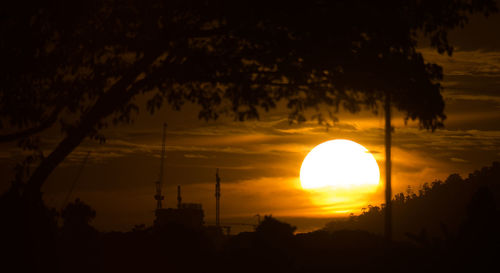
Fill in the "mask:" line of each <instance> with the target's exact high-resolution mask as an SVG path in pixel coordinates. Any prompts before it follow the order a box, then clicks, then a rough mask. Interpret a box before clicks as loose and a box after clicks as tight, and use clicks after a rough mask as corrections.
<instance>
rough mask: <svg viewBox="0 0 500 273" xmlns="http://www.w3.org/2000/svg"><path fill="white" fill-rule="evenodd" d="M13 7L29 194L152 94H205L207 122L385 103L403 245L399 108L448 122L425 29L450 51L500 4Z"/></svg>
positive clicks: (14, 114)
mask: <svg viewBox="0 0 500 273" xmlns="http://www.w3.org/2000/svg"><path fill="white" fill-rule="evenodd" d="M4 10H5V11H4V12H2V24H3V27H2V29H1V34H0V35H1V36H2V43H1V44H0V52H1V53H0V54H2V66H3V69H2V71H4V73H2V74H1V75H0V81H1V82H2V87H1V88H0V115H1V119H0V121H1V123H0V125H1V126H0V127H2V128H6V130H4V131H5V133H4V134H2V136H0V141H14V140H16V141H19V144H20V145H21V146H22V147H24V148H25V149H29V150H34V151H35V152H34V154H33V155H32V156H30V157H29V158H27V159H26V161H25V162H24V164H20V168H19V170H20V171H19V175H18V176H17V179H16V183H25V184H26V186H25V187H24V188H23V195H25V196H28V197H27V199H28V200H32V199H36V198H39V197H37V196H38V195H39V194H40V193H39V192H40V187H41V186H42V185H43V183H44V181H45V180H46V179H47V177H48V176H49V174H50V173H51V172H52V171H53V170H54V168H56V167H57V166H58V165H59V164H60V163H61V162H62V161H63V160H64V159H65V158H66V156H68V155H69V154H70V153H71V152H72V151H73V150H74V149H75V148H76V147H77V146H78V145H79V144H80V143H81V142H82V141H83V140H84V139H85V138H86V137H91V138H94V139H98V140H100V141H103V140H104V139H105V138H104V136H102V135H101V134H100V133H99V130H100V129H101V128H103V127H105V126H107V125H108V122H110V121H112V122H113V123H114V124H115V123H119V122H130V121H131V120H132V113H133V112H134V111H137V109H138V107H137V106H136V105H135V104H134V103H133V98H134V97H135V96H137V95H139V94H144V93H150V94H151V97H152V98H151V99H150V100H149V101H148V104H147V107H148V109H149V111H151V112H154V111H155V110H157V109H158V108H159V107H161V106H162V105H163V104H164V103H165V102H166V103H168V104H170V105H171V106H172V107H173V108H175V109H180V107H181V106H182V105H183V104H184V103H185V102H192V103H196V104H199V105H201V106H202V110H201V111H200V113H199V117H200V118H205V119H214V118H217V117H218V115H219V114H220V113H232V114H233V115H234V117H235V119H237V120H245V119H248V118H256V117H258V111H259V110H260V109H264V110H268V109H270V108H273V107H275V105H276V102H277V101H279V100H282V99H283V100H286V101H287V102H288V103H287V106H288V107H289V108H290V118H291V119H292V120H298V121H302V120H304V119H305V117H304V114H303V113H304V110H305V109H307V108H316V109H318V108H320V106H321V105H325V106H327V107H328V110H330V111H329V112H330V113H331V114H332V115H333V113H334V112H335V111H338V109H339V108H340V107H343V108H345V109H346V110H348V111H351V112H357V111H359V110H360V109H361V107H362V106H366V107H368V108H369V109H372V110H373V111H377V110H378V109H379V106H380V105H383V106H384V111H385V117H386V125H385V127H386V130H385V134H386V141H385V143H386V178H387V182H386V206H387V209H386V210H385V212H386V213H385V214H386V225H385V226H386V236H387V238H388V239H390V238H391V232H392V231H391V221H392V220H391V202H390V199H391V195H392V193H391V186H390V185H391V183H390V179H391V174H390V172H391V165H390V163H391V160H390V150H391V145H390V144H391V130H392V126H391V122H390V117H391V114H390V110H391V108H396V109H398V110H400V111H403V112H404V113H405V114H406V116H405V119H406V120H418V121H419V122H420V125H421V127H423V128H426V129H431V130H434V129H436V128H438V127H440V126H442V122H443V120H444V119H445V115H444V113H443V110H444V101H443V99H442V96H441V94H440V91H441V86H440V84H439V81H440V80H441V79H442V69H441V67H440V66H438V65H436V64H430V63H427V62H425V60H424V58H423V56H422V54H420V53H419V52H418V51H417V50H416V46H417V35H418V34H419V33H423V34H424V35H426V36H427V37H428V38H429V39H430V42H431V46H432V47H434V48H436V49H437V51H438V52H439V53H445V52H446V53H448V54H450V55H451V53H452V50H453V47H452V46H451V45H450V44H449V43H448V40H447V32H448V31H449V30H450V29H453V28H456V27H459V26H463V25H464V24H465V23H466V22H467V18H468V16H469V15H470V14H472V13H483V14H486V15H487V14H488V13H491V12H495V11H496V3H495V2H494V1H493V0H483V1H476V0H458V1H457V0H445V1H384V2H380V1H300V2H290V1H272V2H270V1H236V2H235V1H195V2H189V1H188V2H186V1H180V0H179V1H160V0H157V1H152V2H149V3H148V5H145V4H144V3H143V2H142V1H135V0H131V1H125V2H121V1H115V0H108V1H91V2H89V1H76V2H75V1H71V2H68V1H66V2H65V1H61V2H59V1H54V2H50V3H46V2H42V1H39V2H36V3H35V4H33V5H29V6H28V5H25V4H24V3H22V2H19V1H11V2H9V3H8V6H7V7H5V9H4ZM317 118H318V120H319V121H322V120H324V118H323V116H322V115H318V116H317ZM55 126H59V127H60V128H61V129H62V132H63V134H64V136H63V138H62V140H61V141H60V142H59V143H58V144H57V145H56V146H55V147H53V149H52V150H51V152H50V154H48V155H44V154H43V153H42V152H41V150H40V149H39V147H40V146H39V145H40V141H41V139H40V138H39V135H40V134H41V133H42V132H44V131H46V130H47V129H49V128H52V127H55ZM35 164H38V165H36V167H35V169H34V171H32V172H31V171H29V170H27V168H28V167H29V166H33V165H35ZM33 202H36V201H33Z"/></svg>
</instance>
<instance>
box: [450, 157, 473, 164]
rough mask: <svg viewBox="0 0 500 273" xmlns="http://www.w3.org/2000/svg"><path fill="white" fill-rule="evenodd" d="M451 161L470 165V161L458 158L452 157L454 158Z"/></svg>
mask: <svg viewBox="0 0 500 273" xmlns="http://www.w3.org/2000/svg"><path fill="white" fill-rule="evenodd" d="M450 160H451V161H453V162H458V163H468V162H469V161H468V160H465V159H461V158H457V157H452V158H450Z"/></svg>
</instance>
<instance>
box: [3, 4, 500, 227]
mask: <svg viewBox="0 0 500 273" xmlns="http://www.w3.org/2000/svg"><path fill="white" fill-rule="evenodd" d="M498 29H500V15H498V14H496V15H494V16H492V17H490V18H488V19H485V18H482V17H473V18H472V19H471V22H470V24H469V25H467V26H466V28H465V29H463V30H460V31H455V32H453V33H452V34H451V36H450V40H451V41H452V44H454V45H455V52H454V54H453V56H452V57H448V56H442V55H439V54H437V53H436V52H435V51H434V50H432V49H430V48H427V47H425V46H424V45H422V46H421V47H420V50H421V52H423V53H424V56H425V57H426V59H427V61H430V62H436V63H438V64H440V65H442V66H443V68H444V74H445V78H444V81H443V83H442V84H443V86H444V91H443V95H444V97H445V101H446V109H445V113H446V115H447V119H446V121H445V128H444V129H439V130H437V131H435V132H429V131H425V130H419V128H418V124H417V123H411V122H410V123H408V124H406V125H405V124H404V120H403V116H402V115H401V114H399V113H395V114H394V118H393V125H394V126H395V133H394V135H393V193H398V192H405V191H406V189H407V187H408V185H410V186H411V187H413V189H415V190H418V187H419V186H420V185H422V184H423V183H424V182H432V181H434V180H436V179H440V180H444V179H446V177H447V176H448V175H449V174H452V173H459V174H460V175H462V176H467V174H468V173H470V172H472V171H474V170H476V169H478V168H481V167H483V166H487V165H490V164H491V162H493V161H499V160H500V36H499V35H498ZM362 80H363V79H360V81H362ZM146 99H147V98H145V97H138V98H137V99H136V100H137V103H138V104H139V105H140V106H141V105H142V106H143V105H144V102H145V101H146ZM197 111H198V106H194V105H185V106H184V108H183V109H182V111H180V112H177V111H173V110H171V109H169V108H168V107H164V108H163V109H162V110H161V111H160V112H158V113H156V114H155V115H153V116H151V115H149V114H148V113H147V111H146V110H145V109H144V108H142V109H141V111H140V113H139V114H138V115H137V116H136V118H135V122H134V124H131V125H120V126H118V127H110V128H108V129H106V130H104V131H103V133H104V135H105V136H106V138H107V141H106V143H105V144H99V143H97V142H95V141H91V140H86V141H85V142H84V143H83V144H82V145H81V146H80V147H79V148H78V149H76V150H75V151H74V152H73V153H72V154H71V155H70V156H69V157H68V158H67V159H66V160H65V161H64V162H63V164H61V165H60V166H59V167H58V168H57V169H56V170H55V171H54V173H53V174H52V175H51V176H50V178H49V179H48V180H47V181H46V183H45V185H44V188H43V192H44V198H45V200H46V202H47V204H48V205H49V206H52V207H56V208H58V209H59V208H60V207H61V206H62V205H63V202H64V200H65V198H66V196H67V194H68V192H69V190H70V188H71V184H72V183H73V181H74V180H75V177H76V176H77V173H78V169H79V167H80V165H81V163H82V161H83V159H84V158H85V156H86V154H87V153H88V152H89V151H90V152H91V153H90V157H89V160H88V162H87V164H86V165H85V166H84V169H83V172H82V174H81V176H80V177H79V179H78V181H77V183H76V185H75V188H74V190H73V192H72V194H71V196H70V199H71V200H74V198H76V197H79V198H80V199H82V200H83V201H84V202H86V203H88V204H90V205H91V206H92V207H94V208H95V209H96V210H97V217H96V219H95V221H94V225H95V226H96V227H97V228H99V229H101V230H128V229H130V228H131V227H132V226H133V225H135V224H146V225H151V224H152V222H153V218H154V209H155V200H154V199H153V195H154V191H155V187H154V181H156V180H157V179H158V174H159V169H160V154H161V153H160V152H161V137H162V124H163V122H167V124H168V128H167V139H166V151H167V155H166V165H165V179H164V183H165V184H164V195H165V196H166V197H165V199H166V204H165V205H164V206H166V207H174V206H175V204H176V187H177V185H181V186H182V195H183V201H185V202H192V203H202V205H203V208H204V210H205V222H206V223H208V224H213V223H214V222H215V197H214V183H215V170H216V168H219V170H220V176H221V188H222V194H221V218H222V223H223V224H224V221H233V220H230V219H234V218H238V217H239V218H241V219H242V220H241V221H246V222H247V223H252V221H254V222H255V218H254V215H256V214H260V215H264V214H272V215H273V216H277V217H278V218H279V217H295V218H300V217H313V218H321V219H326V218H331V217H338V216H346V215H348V214H349V213H351V212H352V213H354V214H357V213H360V212H361V208H363V207H366V206H367V205H368V204H372V205H379V204H380V203H382V202H383V198H384V195H383V184H382V183H381V184H380V186H379V189H378V191H377V192H376V193H375V194H373V195H370V196H368V197H367V196H359V195H357V194H355V193H354V194H352V196H350V197H349V200H347V201H338V202H334V203H325V202H324V198H325V196H320V195H321V194H318V193H314V192H307V191H304V190H302V189H301V187H300V181H299V171H300V166H301V163H302V160H303V159H304V157H305V156H306V155H307V153H308V152H309V151H310V150H311V149H312V148H313V147H314V146H316V145H318V144H320V143H322V142H324V141H327V140H331V139H338V138H341V139H349V140H352V141H355V142H357V143H359V144H361V145H363V146H364V147H366V148H367V149H368V150H370V151H371V152H372V153H373V155H374V156H375V158H376V160H377V162H378V165H379V166H380V168H381V182H382V181H384V179H385V177H384V170H383V166H384V146H383V143H384V135H383V133H384V131H383V129H384V121H383V116H382V115H380V114H379V115H374V114H373V113H372V112H371V111H363V112H361V113H357V114H350V113H345V112H339V113H338V114H337V117H338V119H339V121H338V122H337V123H336V124H335V126H333V127H330V128H326V127H325V125H320V124H318V123H317V122H316V121H313V120H311V121H308V122H305V123H303V124H299V125H297V124H290V123H289V122H288V119H287V116H288V112H287V109H286V108H285V107H284V106H283V105H279V106H278V107H277V109H275V110H271V111H270V112H268V113H265V112H261V117H260V120H258V121H246V122H235V121H233V118H232V117H221V118H220V119H219V120H217V121H209V122H205V121H202V120H198V118H197ZM311 113H313V112H311ZM49 137H50V138H49V140H48V145H50V144H51V143H52V144H55V143H57V142H58V141H59V140H60V137H61V136H60V135H58V134H57V131H55V132H52V133H51V135H49ZM51 141H52V142H51ZM1 147H2V148H1V149H0V160H1V162H2V164H1V165H0V174H1V175H2V177H4V178H6V179H2V183H4V185H2V189H6V188H7V185H8V182H9V181H10V178H11V177H12V176H13V170H12V169H13V167H14V165H15V163H16V160H19V159H20V158H22V152H20V151H19V150H18V149H17V148H16V147H15V146H14V145H13V144H8V145H6V144H4V145H2V146H1ZM314 224H317V225H321V221H319V222H314ZM297 225H299V230H300V229H302V230H306V229H308V228H310V227H309V226H307V225H306V224H304V225H302V226H301V225H300V224H299V223H298V222H297ZM311 225H313V224H311Z"/></svg>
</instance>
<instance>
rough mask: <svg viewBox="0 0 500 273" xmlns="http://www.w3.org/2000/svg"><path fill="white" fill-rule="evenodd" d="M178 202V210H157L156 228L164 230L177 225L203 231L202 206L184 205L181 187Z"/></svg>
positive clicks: (178, 191)
mask: <svg viewBox="0 0 500 273" xmlns="http://www.w3.org/2000/svg"><path fill="white" fill-rule="evenodd" d="M177 201H178V203H177V208H167V209H162V208H160V209H156V211H155V215H156V219H155V222H154V227H155V228H159V229H162V228H165V227H167V226H169V225H177V226H183V227H186V228H190V229H201V228H202V227H203V224H204V220H203V218H204V216H205V214H204V212H203V208H202V206H201V204H196V203H182V198H181V187H180V186H177Z"/></svg>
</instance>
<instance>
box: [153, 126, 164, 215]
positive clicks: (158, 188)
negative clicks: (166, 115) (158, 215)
mask: <svg viewBox="0 0 500 273" xmlns="http://www.w3.org/2000/svg"><path fill="white" fill-rule="evenodd" d="M166 135H167V123H163V140H162V143H161V159H160V175H159V177H158V181H156V194H155V200H156V209H161V208H162V205H161V201H163V199H164V198H165V197H164V196H163V195H161V187H162V185H163V165H164V162H165V139H166Z"/></svg>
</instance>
